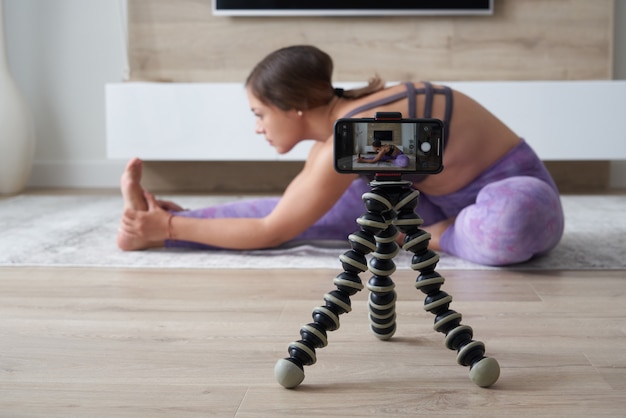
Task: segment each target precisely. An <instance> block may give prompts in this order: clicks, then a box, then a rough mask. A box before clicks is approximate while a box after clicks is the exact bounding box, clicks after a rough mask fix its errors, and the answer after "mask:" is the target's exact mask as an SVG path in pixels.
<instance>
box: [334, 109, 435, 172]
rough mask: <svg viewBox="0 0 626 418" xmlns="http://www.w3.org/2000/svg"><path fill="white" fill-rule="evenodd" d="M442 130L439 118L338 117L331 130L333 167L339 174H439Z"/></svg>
mask: <svg viewBox="0 0 626 418" xmlns="http://www.w3.org/2000/svg"><path fill="white" fill-rule="evenodd" d="M443 129H444V128H443V123H442V122H441V121H440V120H438V119H398V120H394V121H390V120H376V119H369V118H366V119H339V120H337V121H336V122H335V132H334V148H335V169H336V170H337V171H338V172H340V173H376V172H395V173H423V174H435V173H439V172H440V171H441V170H442V169H443V161H442V160H443V159H442V156H443V134H444V131H443Z"/></svg>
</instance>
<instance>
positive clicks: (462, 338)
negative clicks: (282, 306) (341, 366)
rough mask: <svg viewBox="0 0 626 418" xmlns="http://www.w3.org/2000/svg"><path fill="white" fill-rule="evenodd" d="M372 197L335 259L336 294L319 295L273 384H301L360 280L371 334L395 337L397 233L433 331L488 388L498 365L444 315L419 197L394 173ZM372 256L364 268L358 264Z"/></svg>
mask: <svg viewBox="0 0 626 418" xmlns="http://www.w3.org/2000/svg"><path fill="white" fill-rule="evenodd" d="M370 186H371V188H372V189H371V191H370V192H366V193H364V194H363V202H364V203H365V207H366V209H367V212H366V213H364V214H363V215H362V216H361V217H360V218H358V219H357V223H358V224H359V226H360V230H359V231H358V232H355V233H353V234H351V235H350V236H349V237H348V240H349V241H350V246H351V249H350V250H348V251H347V252H345V253H344V254H342V255H341V256H340V257H339V260H340V261H341V264H342V267H343V270H344V271H343V272H342V273H340V274H339V275H338V276H337V277H336V278H335V279H334V284H335V286H336V287H337V289H336V290H333V291H331V292H329V293H327V294H326V295H324V301H325V305H324V306H320V307H317V308H315V309H313V314H312V317H313V322H311V323H309V324H307V325H304V326H303V327H302V328H301V329H300V336H301V337H302V339H300V340H298V341H295V342H292V343H291V344H290V345H289V348H288V352H289V357H288V358H284V359H280V360H278V362H277V363H276V366H275V367H274V375H275V377H276V380H277V381H278V383H280V384H281V385H282V386H284V387H286V388H289V389H291V388H295V387H296V386H298V385H299V384H300V383H302V381H303V380H304V366H309V365H312V364H314V363H315V362H316V355H315V349H316V348H323V347H325V346H326V345H327V344H328V340H327V331H334V330H336V329H337V328H339V315H341V314H343V313H347V312H350V311H351V305H350V296H353V295H355V294H356V293H357V292H359V291H361V290H362V289H363V283H362V282H361V279H360V278H359V274H360V273H362V272H364V271H365V270H368V269H369V271H370V272H371V273H372V274H373V276H372V277H371V278H370V279H369V281H368V283H367V288H368V290H369V291H370V295H369V302H368V306H369V318H370V324H371V330H372V332H373V333H374V335H375V336H376V337H378V338H379V339H382V340H387V339H390V338H391V337H392V336H393V334H394V333H395V330H396V315H395V302H396V292H395V290H394V287H395V285H394V283H393V280H392V279H391V277H390V276H391V275H392V274H393V273H394V272H395V270H396V267H395V264H394V262H393V258H394V257H395V256H396V255H397V254H398V252H399V247H398V245H397V244H396V238H397V237H398V230H400V231H402V232H404V233H405V234H406V237H405V240H404V245H403V247H402V248H403V249H404V250H406V251H411V252H412V253H413V254H414V255H413V257H412V260H411V268H412V269H413V270H416V271H419V273H420V274H419V276H418V277H417V279H416V282H415V287H416V288H417V289H419V290H421V291H422V292H423V293H424V294H425V295H426V297H425V299H424V310H426V311H428V312H430V313H432V314H433V315H435V320H434V326H433V328H434V330H435V331H438V332H441V333H444V334H445V335H446V337H445V345H446V347H447V348H449V349H450V350H456V351H457V362H458V363H459V364H460V365H462V366H469V367H470V372H469V375H470V379H471V380H472V381H473V382H474V383H475V384H477V385H478V386H481V387H489V386H491V385H493V384H494V383H495V382H496V381H497V380H498V377H500V366H499V365H498V362H497V361H496V360H495V359H494V358H491V357H485V355H484V354H485V345H484V344H483V343H482V342H480V341H474V340H472V337H473V331H472V328H471V327H469V326H467V325H462V324H461V318H462V315H461V314H460V313H458V312H455V311H453V310H450V309H449V307H450V303H451V301H452V296H450V295H449V294H447V293H446V292H444V291H442V290H440V288H441V285H442V284H443V282H444V278H443V277H442V276H441V275H440V274H439V273H437V272H436V271H435V266H436V265H437V262H438V261H439V255H437V254H436V253H435V252H433V251H431V250H429V249H428V242H429V241H430V237H431V236H430V234H429V233H427V232H426V231H424V230H421V229H419V226H420V225H421V224H422V222H423V221H422V219H421V218H420V217H419V215H417V214H416V213H415V208H416V207H417V204H418V200H419V192H418V191H417V190H414V189H413V188H412V183H411V182H409V181H403V180H402V178H401V176H400V175H399V174H395V173H394V174H392V175H385V174H377V175H376V177H375V180H374V181H372V182H371V183H370ZM369 253H371V256H372V257H371V259H370V261H369V263H368V262H367V259H366V258H365V255H366V254H369Z"/></svg>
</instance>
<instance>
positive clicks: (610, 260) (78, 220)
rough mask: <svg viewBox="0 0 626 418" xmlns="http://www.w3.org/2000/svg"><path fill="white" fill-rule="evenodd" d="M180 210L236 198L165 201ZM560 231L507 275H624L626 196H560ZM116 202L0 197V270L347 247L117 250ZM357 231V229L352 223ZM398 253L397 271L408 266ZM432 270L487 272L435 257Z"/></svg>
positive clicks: (332, 259) (156, 263) (246, 263)
mask: <svg viewBox="0 0 626 418" xmlns="http://www.w3.org/2000/svg"><path fill="white" fill-rule="evenodd" d="M166 198H168V199H171V200H174V201H176V202H177V203H180V204H181V205H183V206H184V207H191V208H195V207H200V206H208V205H210V204H214V203H218V202H223V201H227V200H232V199H236V198H235V197H232V196H231V197H215V196H211V197H199V196H167V197H166ZM563 205H564V207H565V213H566V232H565V236H564V238H563V240H562V241H561V243H560V244H559V246H558V247H557V248H556V249H554V250H553V251H552V252H551V253H550V254H549V255H547V256H545V257H542V258H539V259H535V260H531V261H530V262H528V263H524V264H521V265H517V266H513V267H509V268H513V269H541V270H561V269H569V270H579V269H582V270H584V269H626V257H625V249H626V220H625V218H624V213H625V212H626V211H625V209H626V196H563ZM121 207H122V201H121V197H119V196H108V195H107V196H103V195H70V196H68V195H64V196H51V195H20V196H16V197H12V198H6V199H0V231H1V232H0V234H1V236H0V266H48V267H49V266H83V267H84V266H88V267H140V268H143V267H158V268H262V269H265V268H298V269H311V268H331V269H340V267H341V266H340V263H339V261H338V256H339V255H340V254H342V253H343V252H344V251H345V250H346V249H347V245H348V244H347V242H324V243H318V244H316V245H311V243H301V245H293V246H289V247H284V248H279V249H272V250H259V251H223V250H220V251H200V250H168V249H156V250H148V251H136V252H123V251H120V250H118V248H117V247H116V245H115V236H116V232H117V228H118V223H119V217H120V212H121ZM355 229H356V223H355ZM410 260H411V254H410V253H406V252H402V251H401V252H400V254H399V255H398V256H397V257H396V258H395V259H394V261H395V262H396V265H397V267H398V269H408V268H410ZM438 269H489V267H484V266H479V265H476V264H473V263H470V262H467V261H464V260H461V259H458V258H456V257H452V256H449V255H447V254H444V253H442V254H441V261H440V263H439V265H438Z"/></svg>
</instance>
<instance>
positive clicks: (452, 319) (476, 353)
mask: <svg viewBox="0 0 626 418" xmlns="http://www.w3.org/2000/svg"><path fill="white" fill-rule="evenodd" d="M418 197H419V192H417V191H415V190H411V191H407V193H406V194H405V195H404V197H402V198H401V199H400V201H399V203H398V204H397V205H396V210H397V211H398V217H397V220H396V222H395V224H396V225H397V227H398V229H400V230H401V231H402V232H404V233H405V234H406V237H405V244H404V245H403V247H402V248H403V249H404V250H407V251H411V252H412V253H413V254H414V255H413V258H412V261H411V268H412V269H413V270H415V271H419V272H420V275H419V276H418V278H417V280H416V283H415V287H416V288H417V289H419V290H421V291H422V292H423V293H424V294H426V298H425V299H424V310H426V311H428V312H430V313H432V314H433V315H435V324H434V326H433V328H434V329H435V331H438V332H441V333H444V334H446V339H445V345H446V347H447V348H449V349H451V350H456V351H457V353H458V354H457V362H458V363H459V364H460V365H462V366H469V367H470V379H471V380H472V381H473V382H474V383H475V384H477V385H478V386H481V387H489V386H491V385H493V384H494V383H495V382H496V381H497V380H498V378H499V377H500V366H499V364H498V362H497V361H496V360H495V359H494V358H490V357H485V355H484V354H485V345H484V344H483V343H482V342H480V341H474V340H472V337H473V330H472V328H471V327H469V326H467V325H461V318H462V315H461V314H460V313H458V312H455V311H453V310H451V309H450V303H451V302H452V296H450V295H449V294H447V293H446V292H444V291H442V290H441V285H442V284H443V283H444V281H445V279H444V278H443V277H442V276H441V275H440V274H439V273H437V272H436V271H435V266H436V265H437V262H438V261H439V255H437V254H436V253H435V252H433V251H431V250H429V249H428V242H429V241H430V234H429V233H427V232H425V231H423V230H421V229H419V228H418V226H419V225H421V224H422V219H421V218H420V217H419V216H418V215H417V214H416V213H415V208H416V207H417V202H418Z"/></svg>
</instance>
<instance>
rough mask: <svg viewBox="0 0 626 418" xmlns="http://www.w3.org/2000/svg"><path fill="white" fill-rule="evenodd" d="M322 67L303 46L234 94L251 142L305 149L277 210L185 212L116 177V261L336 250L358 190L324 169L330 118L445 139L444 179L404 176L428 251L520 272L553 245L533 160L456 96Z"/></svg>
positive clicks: (543, 183)
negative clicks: (425, 122) (420, 124)
mask: <svg viewBox="0 0 626 418" xmlns="http://www.w3.org/2000/svg"><path fill="white" fill-rule="evenodd" d="M332 71H333V63H332V59H331V58H330V57H329V56H328V55H327V54H326V53H324V52H323V51H321V50H319V49H317V48H315V47H313V46H306V45H300V46H292V47H287V48H282V49H279V50H277V51H275V52H273V53H271V54H269V55H268V56H267V57H266V58H264V59H263V60H262V61H261V62H260V63H258V64H257V66H256V67H255V68H254V69H253V70H252V72H251V73H250V75H249V77H248V79H247V80H246V83H245V87H246V92H247V95H248V100H249V103H250V107H251V109H252V112H253V113H254V116H255V117H256V129H255V131H256V133H258V134H261V135H264V136H265V139H266V140H267V141H268V142H269V144H270V145H271V146H273V147H274V148H275V149H276V151H277V152H278V153H280V154H284V153H287V152H289V151H290V150H291V149H292V148H293V147H294V146H295V145H296V144H297V143H298V142H300V141H303V140H305V139H313V140H314V141H315V143H314V144H313V146H312V148H311V151H310V154H309V156H308V158H307V161H306V163H305V165H304V168H303V169H302V171H301V172H300V173H299V174H298V175H297V176H296V177H295V178H294V179H293V180H292V181H291V183H290V184H289V186H288V187H287V188H286V190H285V192H284V194H283V195H282V197H280V198H262V199H254V200H244V201H238V202H234V203H230V204H225V205H220V206H215V207H209V208H204V209H198V210H191V211H185V210H183V209H182V208H180V207H179V206H178V205H176V204H174V203H172V202H165V201H158V200H155V198H154V196H153V195H151V194H150V193H148V192H147V191H145V190H143V188H142V187H141V185H140V181H141V161H140V160H139V159H133V160H131V161H130V162H129V163H128V166H127V167H126V171H125V172H124V174H123V175H122V180H121V189H122V195H123V198H124V213H123V215H122V220H121V226H120V230H119V233H118V238H117V242H118V246H119V247H120V248H121V249H123V250H140V249H146V248H150V247H160V246H187V247H198V248H215V247H217V248H227V249H260V248H270V247H276V246H278V245H281V244H283V243H286V242H288V241H292V240H316V239H326V240H327V239H337V240H347V236H348V235H349V234H351V233H352V232H354V231H355V230H358V225H357V224H356V222H355V220H356V219H357V218H358V217H359V216H361V215H362V214H363V212H364V211H365V208H364V204H363V202H362V200H361V195H362V194H363V193H364V192H366V191H369V189H370V188H369V185H368V180H367V179H365V178H363V177H359V176H357V175H352V174H339V173H337V172H336V171H335V170H334V166H333V125H334V122H335V120H337V119H339V118H341V117H356V118H362V117H373V116H374V114H375V113H376V112H379V111H380V112H400V113H401V114H402V115H403V116H404V117H412V118H415V117H427V118H431V117H432V118H437V119H440V120H442V121H443V122H444V125H445V128H446V132H445V133H446V136H445V151H444V156H443V162H444V170H443V172H441V173H440V174H436V175H428V176H423V175H406V176H403V178H404V179H405V180H410V181H412V182H413V185H414V187H415V189H417V190H419V191H420V200H419V205H418V207H417V210H416V211H417V213H419V214H420V216H421V217H422V218H423V219H424V225H423V229H424V230H426V231H428V232H429V233H430V234H431V235H432V238H431V241H430V248H432V249H434V250H442V251H444V252H446V253H449V254H452V255H455V256H458V257H462V258H464V259H467V260H470V261H473V262H476V263H480V264H485V265H507V264H513V263H520V262H524V261H527V260H529V259H530V258H532V257H535V256H538V255H542V254H545V253H546V252H548V251H549V250H550V249H552V248H553V247H554V246H555V245H556V244H557V243H558V242H559V240H560V239H561V236H562V233H563V210H562V208H561V202H560V198H559V192H558V190H557V188H556V186H555V184H554V182H553V180H552V178H551V177H550V175H549V173H548V172H547V170H546V169H545V167H544V165H543V164H542V162H541V161H540V160H539V158H538V157H537V155H536V154H535V153H534V151H533V150H532V149H531V148H530V147H529V146H528V144H527V143H526V142H525V141H524V140H523V139H520V138H519V137H518V136H517V135H516V134H515V133H514V132H512V131H511V130H510V129H509V128H508V127H507V126H506V125H504V124H503V123H502V122H501V121H499V120H498V119H497V118H496V117H495V116H494V115H492V114H491V113H490V112H489V111H487V110H486V109H485V108H483V107H482V106H481V105H480V104H478V103H477V102H476V101H474V100H472V99H471V98H469V97H468V96H466V95H464V94H462V93H460V92H458V91H454V90H452V89H450V88H448V87H446V86H439V85H433V84H431V83H428V82H421V83H412V82H407V83H402V84H398V85H394V86H390V87H386V88H385V86H384V83H383V81H382V80H380V79H379V78H377V77H375V78H373V79H371V80H370V82H369V84H368V85H367V86H366V87H364V88H362V89H355V90H347V91H342V90H340V89H335V88H333V85H332V82H331V78H332Z"/></svg>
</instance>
